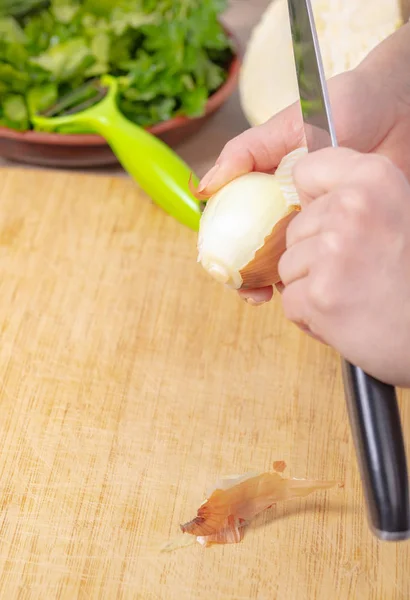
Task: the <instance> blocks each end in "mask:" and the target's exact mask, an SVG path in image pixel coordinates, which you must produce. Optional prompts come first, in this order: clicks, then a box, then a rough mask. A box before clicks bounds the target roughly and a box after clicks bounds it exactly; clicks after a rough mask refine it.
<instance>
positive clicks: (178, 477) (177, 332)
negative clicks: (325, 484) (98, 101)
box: [0, 169, 410, 600]
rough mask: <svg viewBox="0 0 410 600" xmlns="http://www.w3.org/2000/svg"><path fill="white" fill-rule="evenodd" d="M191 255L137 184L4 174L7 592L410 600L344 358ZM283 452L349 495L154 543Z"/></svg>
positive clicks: (0, 589) (30, 596)
mask: <svg viewBox="0 0 410 600" xmlns="http://www.w3.org/2000/svg"><path fill="white" fill-rule="evenodd" d="M195 246H196V236H195V235H194V234H193V233H191V232H190V231H189V230H187V229H185V228H184V227H182V226H180V225H179V224H178V223H176V222H175V221H173V220H172V219H171V218H169V217H167V216H166V215H164V213H163V212H162V211H161V210H160V209H158V208H157V207H155V206H154V205H152V203H151V202H150V201H149V200H148V199H147V198H146V197H145V196H144V195H143V194H142V193H141V192H140V191H139V190H138V188H137V187H136V185H135V184H133V183H132V182H131V181H128V180H127V179H110V178H105V177H89V176H77V175H71V174H64V173H44V172H40V171H33V172H31V171H26V170H20V169H18V170H7V169H6V170H1V171H0V274H1V276H0V298H1V303H0V331H1V344H0V388H1V390H0V402H1V405H0V414H1V417H0V443H1V448H2V452H1V457H0V473H1V478H0V486H1V488H0V501H1V514H0V519H1V522H0V523H1V525H0V598H4V599H7V600H13V599H19V600H20V599H21V600H26V599H27V600H36V599H42V600H43V599H47V600H53V599H55V598H58V599H64V600H73V599H75V598H78V599H81V600H90V599H92V600H94V599H96V600H97V599H104V600H105V599H107V600H111V599H112V600H117V599H119V600H125V599H141V600H163V599H164V600H167V599H170V600H173V599H175V600H225V599H237V600H240V599H241V600H242V599H243V600H245V599H246V600H248V599H257V600H275V599H279V600H304V599H308V600H311V599H315V600H316V599H323V600H328V599H329V598H336V599H337V600H343V599H346V600H351V599H357V598H360V599H367V598H368V599H372V600H379V599H380V600H390V599H404V598H409V597H410V584H409V576H408V575H409V573H408V571H409V566H410V545H409V544H408V543H406V544H401V545H400V544H396V545H395V544H389V543H385V544H382V543H379V542H377V541H376V540H375V539H374V538H373V537H372V535H371V534H370V533H369V530H368V527H367V522H366V515H365V510H364V502H363V497H362V491H361V485H360V480H359V476H358V471H357V466H356V461H355V454H354V450H353V446H352V440H351V436H350V432H349V428H348V422H347V417H346V411H345V406H344V399H343V392H342V386H341V379H340V375H339V360H338V358H337V356H336V355H335V354H334V353H333V352H332V351H330V350H328V349H326V348H324V347H322V346H320V345H319V344H317V343H315V342H313V341H311V340H309V339H308V338H307V337H305V336H303V335H302V334H300V333H299V332H298V331H297V329H296V328H294V327H293V326H291V325H290V324H288V323H287V322H286V321H285V320H284V318H283V316H282V311H281V307H280V303H279V302H278V301H276V302H274V303H272V305H271V306H266V307H262V308H260V309H254V308H252V307H248V306H246V305H245V304H243V303H242V302H240V301H239V300H238V299H237V297H236V295H235V294H234V293H232V292H229V291H227V290H224V289H223V288H222V287H220V286H218V285H217V284H214V283H213V282H212V281H211V280H210V279H209V278H208V277H207V276H206V274H205V273H203V272H202V270H201V269H200V268H199V266H198V265H197V264H196V247H195ZM401 401H402V415H403V423H404V427H405V429H406V430H407V433H408V436H407V438H408V439H407V448H409V442H410V396H409V394H403V395H402V397H401ZM281 459H283V460H285V461H286V462H287V464H288V474H289V475H293V476H296V477H311V478H326V479H329V478H335V479H337V480H340V481H342V482H344V484H345V485H344V488H335V489H333V490H330V491H328V492H324V493H318V494H317V495H314V496H311V497H309V498H307V499H305V500H297V501H292V502H289V503H288V504H286V505H284V504H279V505H277V506H274V507H273V508H272V509H271V510H268V511H267V512H266V513H265V514H263V515H262V516H260V517H259V518H257V519H256V520H255V522H254V523H253V524H252V526H251V527H250V528H249V529H248V531H247V534H246V536H245V539H244V540H243V542H242V543H241V544H239V545H232V546H222V547H216V546H214V547H212V548H209V549H204V548H202V547H201V546H199V545H198V544H194V545H192V546H190V547H188V548H184V549H181V550H177V551H175V552H173V553H161V552H160V549H161V547H162V545H163V544H164V543H166V542H167V541H168V540H169V539H171V538H173V537H174V536H175V535H178V534H179V524H180V523H181V522H184V521H187V520H189V519H190V518H192V517H193V516H194V515H195V514H196V510H197V508H198V506H199V504H200V503H201V502H202V500H203V499H204V495H205V492H206V490H207V488H208V487H209V486H212V484H213V483H214V482H215V481H216V480H217V479H218V478H219V476H221V475H223V474H232V473H242V472H247V471H249V470H261V471H262V470H270V469H271V465H272V462H273V461H274V460H281Z"/></svg>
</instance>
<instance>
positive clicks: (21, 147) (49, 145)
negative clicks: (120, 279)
mask: <svg viewBox="0 0 410 600" xmlns="http://www.w3.org/2000/svg"><path fill="white" fill-rule="evenodd" d="M230 35H231V34H230ZM231 37H232V36H231ZM235 48H236V55H235V57H234V59H233V61H232V63H231V65H230V67H229V72H228V78H227V80H226V81H225V83H224V85H222V86H221V87H220V88H219V90H218V91H217V92H215V94H213V95H212V96H210V98H209V100H208V103H207V106H206V111H205V114H204V115H203V116H202V117H199V118H195V119H192V118H188V117H175V118H173V119H170V120H169V121H164V122H162V123H158V124H157V125H154V126H152V127H150V128H148V131H150V132H151V133H152V134H154V135H155V136H156V137H158V138H160V139H162V140H163V141H164V142H166V143H167V144H168V145H169V146H176V145H177V144H178V143H179V142H182V141H183V140H184V139H186V138H188V137H190V136H191V135H193V134H195V133H197V131H198V130H199V129H200V128H201V127H202V126H203V125H204V124H205V122H206V121H207V120H208V119H209V117H210V116H211V115H212V114H213V113H215V112H216V111H217V110H218V109H219V108H221V106H222V105H223V104H224V103H225V102H226V100H227V99H228V98H229V97H230V96H231V94H232V93H233V92H234V90H235V89H236V85H237V81H238V75H239V70H240V66H241V62H240V58H239V53H238V48H237V45H236V44H235ZM0 157H3V158H5V159H7V160H11V161H17V162H20V163H25V164H30V165H39V166H46V167H60V168H61V167H63V168H87V167H100V166H104V165H113V164H116V163H117V162H118V161H117V158H116V157H115V155H114V154H113V152H112V151H111V148H110V147H109V145H108V144H107V143H106V141H105V140H104V138H102V137H100V136H98V135H78V134H61V133H60V134H59V133H42V132H37V131H24V132H20V131H14V130H12V129H9V128H6V127H0Z"/></svg>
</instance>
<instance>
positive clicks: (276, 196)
mask: <svg viewBox="0 0 410 600" xmlns="http://www.w3.org/2000/svg"><path fill="white" fill-rule="evenodd" d="M306 152H307V150H306V148H298V149H297V150H294V151H293V152H291V153H290V154H288V155H286V156H285V157H284V158H283V160H282V161H281V163H280V164H279V166H278V168H277V170H276V172H275V173H274V174H273V175H269V174H267V173H256V172H252V173H248V174H246V175H241V176H240V177H237V178H236V179H234V180H233V181H231V182H230V183H228V184H226V185H225V186H224V187H223V188H222V189H220V190H219V191H218V192H217V193H216V194H214V195H213V196H212V197H211V198H210V199H209V200H208V202H207V203H206V206H205V209H204V211H203V213H202V216H201V222H200V228H199V236H198V262H199V263H200V264H201V265H202V266H203V268H204V269H205V270H206V271H207V272H208V273H209V275H211V277H213V279H215V280H216V281H219V282H220V283H223V284H225V285H226V286H228V287H230V288H233V289H240V288H242V289H246V288H248V289H249V288H259V287H265V286H268V285H274V284H276V283H278V282H279V281H280V277H279V274H278V262H279V259H280V257H281V256H282V254H283V253H284V251H285V249H286V229H287V226H288V225H289V223H290V221H291V220H292V219H293V218H294V217H295V215H296V214H297V212H298V211H299V210H300V202H299V197H298V193H297V191H296V188H295V186H294V183H293V178H292V169H293V166H294V164H295V163H296V162H297V160H298V159H299V158H300V157H301V156H302V155H304V154H305V153H306Z"/></svg>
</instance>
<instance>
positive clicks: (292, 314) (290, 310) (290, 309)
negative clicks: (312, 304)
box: [282, 277, 311, 331]
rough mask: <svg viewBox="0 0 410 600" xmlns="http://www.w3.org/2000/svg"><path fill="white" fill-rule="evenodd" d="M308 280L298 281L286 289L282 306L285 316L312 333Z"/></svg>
mask: <svg viewBox="0 0 410 600" xmlns="http://www.w3.org/2000/svg"><path fill="white" fill-rule="evenodd" d="M307 286H308V280H307V278H306V277H304V278H303V279H298V280H297V281H294V282H293V283H291V284H289V285H288V286H286V287H285V289H284V290H283V292H282V304H283V310H284V313H285V316H286V318H287V319H289V321H292V323H295V324H296V325H298V326H299V327H301V329H303V330H304V331H306V329H307V330H309V331H311V314H310V309H309V303H308V299H307V298H308V297H307Z"/></svg>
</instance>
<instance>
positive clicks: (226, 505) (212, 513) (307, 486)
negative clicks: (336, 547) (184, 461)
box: [181, 461, 337, 546]
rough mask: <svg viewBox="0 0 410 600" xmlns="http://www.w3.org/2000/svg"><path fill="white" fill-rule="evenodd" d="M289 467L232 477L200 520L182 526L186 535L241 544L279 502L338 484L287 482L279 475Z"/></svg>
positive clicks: (279, 463) (200, 514) (210, 500)
mask: <svg viewBox="0 0 410 600" xmlns="http://www.w3.org/2000/svg"><path fill="white" fill-rule="evenodd" d="M285 467H286V464H285V463H284V462H283V461H276V462H275V463H274V469H275V472H273V473H260V474H254V473H251V474H248V475H242V476H239V477H237V476H232V477H229V478H226V479H223V480H221V482H219V484H218V485H217V487H216V489H215V490H214V491H213V492H212V493H211V495H210V496H209V498H208V499H207V500H206V501H205V502H204V503H203V504H202V505H201V506H200V507H199V509H198V512H197V516H196V517H195V518H194V519H192V521H189V522H188V523H185V524H183V525H181V530H182V532H183V533H188V534H191V535H192V536H196V538H197V541H198V542H199V543H200V544H202V545H204V546H207V545H209V544H229V543H238V542H240V541H241V540H242V539H243V536H244V531H245V527H246V525H248V524H249V522H250V521H251V520H252V519H253V518H254V517H255V516H256V515H258V514H259V513H261V512H262V511H264V510H266V509H267V508H270V507H271V506H272V505H273V504H275V503H276V502H280V501H287V500H290V499H292V498H301V497H305V496H309V495H310V494H312V493H314V492H316V491H319V490H326V489H329V488H332V487H334V486H335V485H337V482H336V481H320V480H307V479H296V478H291V479H286V478H284V477H282V475H281V474H280V473H281V472H283V471H284V469H285Z"/></svg>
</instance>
